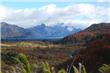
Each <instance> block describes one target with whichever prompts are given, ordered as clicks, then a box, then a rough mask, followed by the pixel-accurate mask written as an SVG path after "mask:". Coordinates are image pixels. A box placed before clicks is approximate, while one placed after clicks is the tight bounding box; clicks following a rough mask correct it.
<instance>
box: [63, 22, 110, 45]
mask: <svg viewBox="0 0 110 73" xmlns="http://www.w3.org/2000/svg"><path fill="white" fill-rule="evenodd" d="M108 33H110V23H100V24H93V25H91V26H90V27H88V28H86V29H84V30H82V31H80V32H78V33H75V34H71V35H69V36H66V37H64V38H63V39H62V40H61V42H62V43H63V42H65V43H66V42H67V43H76V42H83V41H89V40H91V39H92V38H93V37H96V36H98V35H103V34H108Z"/></svg>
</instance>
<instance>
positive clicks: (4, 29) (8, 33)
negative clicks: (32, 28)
mask: <svg viewBox="0 0 110 73" xmlns="http://www.w3.org/2000/svg"><path fill="white" fill-rule="evenodd" d="M26 36H27V32H26V29H24V28H22V27H18V26H16V25H10V24H8V23H6V22H1V38H2V39H5V38H7V39H8V38H14V37H16V38H20V37H26Z"/></svg>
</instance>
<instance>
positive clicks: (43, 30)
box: [28, 24, 80, 38]
mask: <svg viewBox="0 0 110 73" xmlns="http://www.w3.org/2000/svg"><path fill="white" fill-rule="evenodd" d="M68 28H69V27H68V26H62V24H58V25H54V26H46V25H45V24H41V25H37V26H35V27H32V28H29V29H28V30H29V31H32V34H33V35H32V36H31V37H38V38H63V37H64V36H67V35H69V34H71V33H74V32H79V31H80V29H75V28H72V30H68ZM36 33H37V34H36Z"/></svg>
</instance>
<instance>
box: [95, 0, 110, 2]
mask: <svg viewBox="0 0 110 73" xmlns="http://www.w3.org/2000/svg"><path fill="white" fill-rule="evenodd" d="M97 2H110V0H97Z"/></svg>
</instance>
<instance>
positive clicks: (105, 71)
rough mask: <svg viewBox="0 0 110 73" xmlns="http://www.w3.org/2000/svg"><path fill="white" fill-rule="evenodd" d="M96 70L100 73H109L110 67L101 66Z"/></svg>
mask: <svg viewBox="0 0 110 73" xmlns="http://www.w3.org/2000/svg"><path fill="white" fill-rule="evenodd" d="M98 70H99V71H100V72H101V73H110V65H107V64H103V65H102V66H101V67H100V68H99V69H98Z"/></svg>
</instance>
